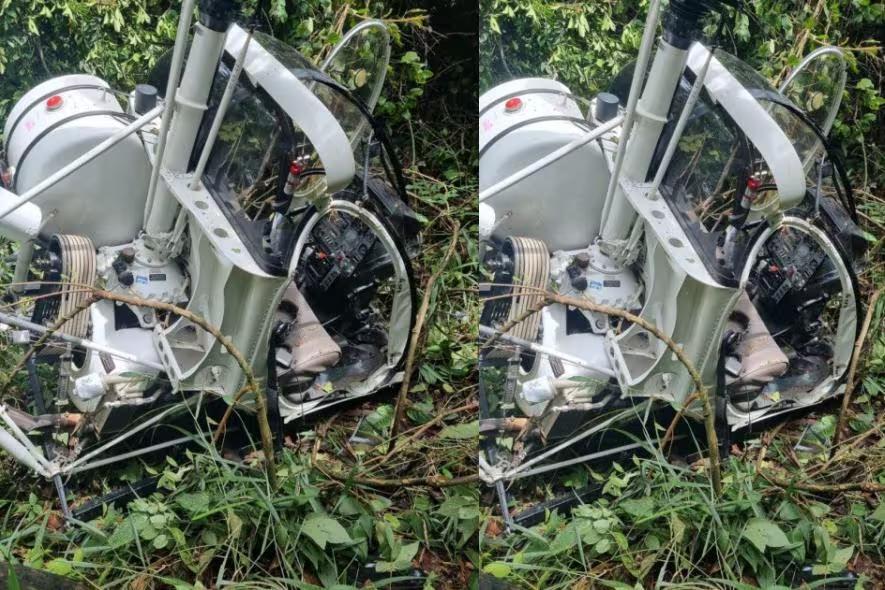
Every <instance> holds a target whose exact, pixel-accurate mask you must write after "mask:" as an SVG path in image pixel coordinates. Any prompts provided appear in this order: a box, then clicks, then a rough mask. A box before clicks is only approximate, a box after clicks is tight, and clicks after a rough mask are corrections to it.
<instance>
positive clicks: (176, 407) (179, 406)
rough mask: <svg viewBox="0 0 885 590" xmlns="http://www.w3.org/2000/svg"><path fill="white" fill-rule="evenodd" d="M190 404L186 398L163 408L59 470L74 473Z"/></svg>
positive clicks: (64, 472)
mask: <svg viewBox="0 0 885 590" xmlns="http://www.w3.org/2000/svg"><path fill="white" fill-rule="evenodd" d="M188 405H189V401H187V400H186V401H183V402H179V403H177V404H175V405H173V406H171V407H169V408H166V409H165V410H163V411H162V412H160V413H159V414H157V415H156V416H154V417H153V418H150V419H148V420H145V421H144V422H142V423H141V424H139V425H137V426H135V427H134V428H133V429H132V430H127V431H126V432H124V433H123V434H121V435H120V436H118V437H117V438H114V439H111V440H110V441H108V442H107V443H105V444H103V445H101V446H100V447H98V448H97V449H94V450H92V451H90V452H88V453H86V454H85V455H83V456H82V457H79V458H78V459H77V460H76V461H73V462H71V463H68V464H67V465H63V466H62V467H61V469H60V470H59V471H60V473H63V474H68V473H73V472H74V470H75V469H77V467H79V466H81V465H83V464H84V463H87V462H88V461H89V459H92V458H93V457H95V456H97V455H100V454H101V453H103V452H105V451H106V450H108V449H109V448H111V447H114V446H116V445H118V444H120V443H121V442H123V441H124V440H126V439H128V438H130V437H131V436H133V435H135V434H138V433H139V432H141V431H142V430H145V429H147V428H150V427H151V426H153V425H154V424H157V423H159V422H161V421H162V420H163V419H164V418H166V417H167V416H169V415H170V414H173V413H175V412H177V411H179V410H183V409H185V408H187V407H188Z"/></svg>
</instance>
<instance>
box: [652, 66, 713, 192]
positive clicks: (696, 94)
mask: <svg viewBox="0 0 885 590" xmlns="http://www.w3.org/2000/svg"><path fill="white" fill-rule="evenodd" d="M711 61H713V52H712V51H710V52H709V54H708V55H707V59H706V60H705V61H704V66H703V67H702V68H701V71H699V72H698V73H697V76H696V77H695V81H694V84H692V86H691V91H690V92H689V94H688V99H686V101H685V106H684V107H683V108H682V112H681V113H680V114H679V120H678V121H677V122H676V127H675V128H674V129H673V135H672V136H671V137H670V143H668V144H667V149H666V150H665V151H664V156H663V158H661V163H660V164H659V165H658V170H657V172H655V178H654V180H653V181H652V189H651V193H650V194H651V196H652V197H653V198H657V192H658V188H660V186H661V183H662V182H663V181H664V175H665V174H666V173H667V168H669V167H670V162H671V161H672V160H673V155H674V154H675V153H676V147H677V145H678V144H679V140H680V139H681V138H682V133H683V132H684V131H685V127H686V125H688V119H689V117H691V112H692V111H693V110H694V106H695V104H697V102H698V99H699V98H700V97H701V90H703V88H704V82H705V81H706V79H707V71H708V70H709V69H710V62H711Z"/></svg>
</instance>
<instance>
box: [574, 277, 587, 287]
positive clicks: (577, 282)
mask: <svg viewBox="0 0 885 590" xmlns="http://www.w3.org/2000/svg"><path fill="white" fill-rule="evenodd" d="M572 287H574V288H575V289H577V290H578V291H584V290H585V289H586V288H587V277H585V276H583V275H581V276H579V277H575V278H573V279H572Z"/></svg>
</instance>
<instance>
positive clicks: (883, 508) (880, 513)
mask: <svg viewBox="0 0 885 590" xmlns="http://www.w3.org/2000/svg"><path fill="white" fill-rule="evenodd" d="M870 518H871V519H872V520H878V521H879V522H885V502H882V503H880V504H879V505H878V506H877V507H876V509H875V510H874V511H873V513H872V514H870Z"/></svg>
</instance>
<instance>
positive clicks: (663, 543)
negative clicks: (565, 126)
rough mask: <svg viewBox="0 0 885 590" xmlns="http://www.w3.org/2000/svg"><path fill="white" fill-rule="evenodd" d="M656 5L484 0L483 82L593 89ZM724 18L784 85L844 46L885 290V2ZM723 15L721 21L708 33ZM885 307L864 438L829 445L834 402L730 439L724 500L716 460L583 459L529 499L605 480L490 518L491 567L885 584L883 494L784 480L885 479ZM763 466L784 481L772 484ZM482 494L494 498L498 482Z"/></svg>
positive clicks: (795, 6)
mask: <svg viewBox="0 0 885 590" xmlns="http://www.w3.org/2000/svg"><path fill="white" fill-rule="evenodd" d="M647 8H648V1H647V0H628V1H623V0H602V1H599V2H554V1H550V0H482V1H481V16H482V23H481V25H480V31H481V37H480V86H481V89H482V90H486V89H488V88H489V87H491V86H493V85H495V84H496V83H499V82H502V81H504V80H508V79H511V78H516V77H526V76H543V77H554V78H557V79H559V80H561V81H562V82H564V83H565V84H566V85H567V86H569V87H570V88H571V90H572V91H573V92H575V93H577V94H579V95H583V96H587V97H590V96H592V95H593V94H594V93H596V92H598V91H600V90H603V89H606V88H607V87H608V84H609V83H610V81H611V80H612V78H613V77H614V76H615V74H617V73H618V72H619V71H620V70H621V68H623V67H624V66H625V65H627V64H628V63H630V62H631V61H632V60H633V59H635V55H636V52H637V50H638V46H639V42H640V36H641V34H642V26H643V21H644V19H645V14H646V11H647ZM725 18H726V23H725V27H724V31H725V34H724V38H723V39H722V40H721V41H720V42H721V46H722V47H723V48H724V49H725V50H727V51H729V52H731V53H734V54H736V55H738V56H739V57H741V59H743V60H745V61H747V62H749V63H750V64H751V65H752V66H753V67H754V68H756V69H758V70H759V71H760V72H762V74H763V75H765V76H766V77H768V78H769V79H770V80H771V81H772V82H775V83H776V82H777V81H778V80H781V79H783V77H784V76H785V74H786V73H787V71H788V70H789V68H790V67H792V66H795V65H796V64H797V63H798V62H799V60H800V59H801V58H802V57H803V56H804V55H806V54H807V53H808V52H809V51H811V50H813V49H815V48H817V47H819V46H821V45H825V44H832V45H838V46H840V47H842V48H843V50H844V52H845V55H846V58H847V62H848V65H849V76H848V83H847V87H846V90H845V94H844V96H843V102H842V108H841V109H840V111H839V115H838V118H837V122H836V124H835V127H834V136H835V138H836V139H837V140H838V141H839V142H840V143H841V145H842V148H843V149H844V150H845V152H846V155H847V158H846V159H847V161H848V163H849V168H850V174H851V176H852V182H853V184H854V186H855V190H856V196H857V199H858V209H859V211H860V215H861V219H862V225H863V227H864V229H865V230H866V231H867V232H868V233H869V235H870V236H871V240H872V242H873V245H872V248H871V252H870V254H869V259H868V261H867V263H866V265H865V272H864V273H863V275H862V276H861V282H862V283H863V284H864V287H865V288H867V289H874V288H880V287H881V286H882V285H885V257H883V249H882V245H883V239H882V236H883V235H885V196H883V190H882V187H883V182H885V158H883V131H882V129H883V126H882V114H881V113H882V110H881V108H880V107H881V105H882V103H883V99H882V95H881V92H882V75H883V58H882V51H881V47H880V42H881V34H880V33H881V31H880V28H879V27H881V23H882V22H883V19H885V7H883V5H882V4H881V3H876V2H869V1H867V0H853V1H848V0H812V1H808V2H803V1H798V0H748V1H746V2H743V3H741V10H740V11H737V12H736V11H733V10H728V11H727V12H726V17H725ZM716 28H717V27H716V23H715V22H711V23H709V24H708V26H707V28H706V29H705V32H706V33H707V34H712V33H714V31H715V29H716ZM883 317H885V305H882V302H881V300H880V302H879V305H878V309H877V310H876V311H875V315H874V316H873V318H872V322H871V325H872V326H873V329H872V330H871V332H870V334H869V335H868V338H867V347H868V348H867V349H868V350H869V351H870V352H869V354H868V355H864V356H863V358H862V361H861V372H862V377H861V380H862V383H863V390H862V391H858V393H857V398H856V400H855V401H856V405H855V406H854V407H853V409H852V410H853V411H852V414H851V415H852V419H851V421H850V425H851V428H852V434H853V436H851V437H849V439H848V441H849V442H847V443H846V444H845V445H843V446H842V447H840V448H839V450H837V451H836V452H835V454H834V455H833V457H832V458H830V449H829V448H828V443H827V441H829V440H830V439H831V438H832V435H833V431H834V425H835V417H834V416H833V415H832V412H833V411H834V410H833V408H829V409H826V408H825V409H824V412H826V411H829V412H831V413H830V414H826V413H819V414H816V415H813V416H811V417H810V418H808V419H805V420H802V419H800V420H796V421H793V422H790V423H787V424H786V425H784V426H782V427H781V428H780V429H779V432H778V434H777V436H773V435H765V436H763V437H761V438H758V437H756V436H752V437H750V439H749V440H747V441H746V443H745V444H741V445H736V446H735V447H733V448H732V449H731V451H732V453H731V454H732V457H731V460H730V461H729V462H728V463H727V465H726V467H725V471H724V487H725V493H724V496H723V498H722V499H721V500H720V501H719V502H713V501H711V498H710V493H709V486H708V483H707V481H706V474H705V470H704V464H703V462H700V461H699V462H697V463H695V464H692V465H684V464H682V465H674V464H672V463H670V462H669V461H668V459H667V458H665V457H663V456H661V455H660V454H655V453H654V452H652V456H651V457H649V458H646V459H641V460H640V459H635V460H633V461H632V462H631V461H626V462H623V463H622V464H621V465H616V466H615V468H614V470H612V471H611V472H610V473H607V474H605V473H596V472H594V471H592V470H589V469H588V468H586V467H580V468H576V469H574V470H572V471H571V472H570V473H569V474H566V476H565V477H562V478H547V477H545V478H544V480H543V481H533V482H530V483H528V484H526V485H525V486H524V488H523V491H524V492H526V494H527V496H528V497H532V496H533V497H534V498H536V499H542V498H545V497H549V496H551V495H553V494H555V493H562V492H563V491H565V490H568V489H571V488H576V489H577V488H581V487H582V486H585V485H587V484H588V482H589V483H594V482H596V483H598V484H599V485H600V486H601V487H602V489H603V492H602V495H601V497H600V498H599V499H598V500H595V501H593V502H590V503H588V504H586V505H583V506H580V507H579V508H577V509H575V510H574V511H573V512H572V514H571V515H570V516H568V517H565V516H561V515H556V514H550V515H548V517H547V519H546V521H545V522H543V523H542V524H540V525H537V526H534V527H532V528H531V529H521V530H517V531H516V532H515V533H514V534H511V535H504V534H502V531H501V529H502V526H501V524H500V522H499V521H497V520H496V519H495V518H494V517H493V518H491V519H490V520H489V521H488V524H487V525H486V526H485V527H484V530H483V533H482V554H483V559H484V571H485V572H486V574H488V575H489V576H490V577H495V578H499V579H501V580H506V581H507V582H508V583H512V584H514V585H516V587H519V588H545V589H549V588H563V589H565V588H582V589H583V588H595V587H611V588H622V589H625V590H626V589H628V588H651V587H656V588H657V587H680V588H682V587H685V588H708V587H716V588H753V587H757V585H758V586H759V587H764V588H775V587H779V588H786V587H801V584H802V583H803V581H808V580H811V579H813V578H814V577H815V576H817V577H818V578H817V579H818V580H820V579H821V578H827V577H830V578H832V577H844V576H851V575H853V574H856V575H857V576H858V577H857V578H855V580H856V583H857V587H858V588H861V587H864V588H866V587H870V588H872V587H876V588H878V587H882V585H883V584H885V537H883V524H885V503H882V499H881V498H882V494H881V493H880V494H879V495H878V497H877V496H876V494H874V493H859V492H857V491H856V490H851V489H848V490H844V491H839V490H832V489H831V490H830V491H825V492H819V493H812V492H810V491H809V490H808V489H793V488H792V487H790V486H789V485H784V483H783V482H784V481H785V480H786V481H791V482H792V481H797V482H806V481H814V480H815V479H818V480H825V481H826V482H829V483H842V482H847V481H852V480H868V481H872V482H878V484H877V485H880V486H881V484H885V455H883V450H885V432H883V428H885V420H883V415H885V408H883V406H885V397H883V394H885V330H883V328H882V326H883ZM821 441H823V442H821ZM765 473H777V474H780V477H781V478H782V479H781V480H779V481H780V483H775V482H773V481H771V480H769V479H768V477H771V476H766V475H765ZM824 487H825V488H826V487H827V484H826V483H825V484H824ZM563 488H565V490H564V489H563ZM524 497H525V496H524ZM484 500H485V501H487V502H488V504H489V505H491V504H493V503H494V501H495V500H494V497H493V496H492V494H491V492H488V493H487V495H486V496H484ZM521 507H522V506H521V505H520V504H519V503H516V505H514V506H513V507H512V508H513V510H519V509H520V508H521ZM487 510H489V514H495V511H494V510H492V509H487ZM806 565H808V568H809V569H808V570H807V571H804V572H803V571H802V568H803V567H804V566H806ZM667 584H670V585H667ZM818 584H821V582H818ZM853 584H854V582H850V581H849V586H848V587H850V586H851V585H853Z"/></svg>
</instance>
